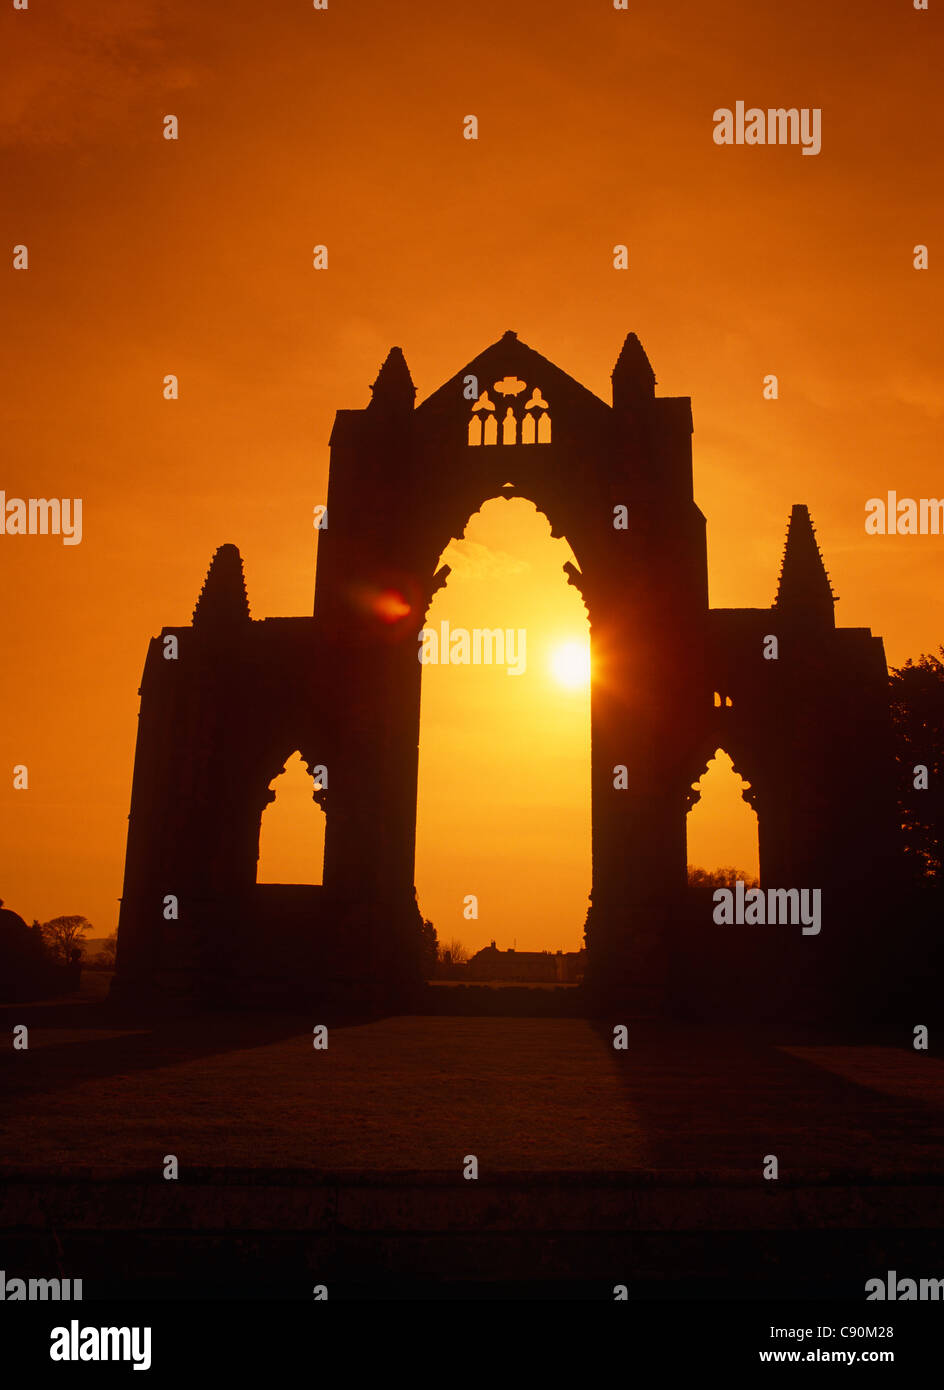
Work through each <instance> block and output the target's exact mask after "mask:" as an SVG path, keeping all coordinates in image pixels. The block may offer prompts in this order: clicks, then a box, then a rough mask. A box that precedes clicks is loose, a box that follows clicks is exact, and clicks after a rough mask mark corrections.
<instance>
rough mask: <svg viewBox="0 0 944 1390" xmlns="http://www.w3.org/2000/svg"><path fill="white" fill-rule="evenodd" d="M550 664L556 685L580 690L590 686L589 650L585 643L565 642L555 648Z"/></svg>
mask: <svg viewBox="0 0 944 1390" xmlns="http://www.w3.org/2000/svg"><path fill="white" fill-rule="evenodd" d="M550 664H551V673H552V675H553V677H554V679H555V680H556V681H557V683H558V685H563V686H565V687H566V688H567V689H568V690H580V689H583V688H584V687H585V686H587V685H589V684H590V648H589V647H588V646H587V644H586V643H585V642H565V643H563V644H562V645H561V646H559V647H555V648H554V650H553V651H552V652H551V663H550Z"/></svg>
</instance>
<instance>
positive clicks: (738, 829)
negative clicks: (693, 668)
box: [686, 696, 760, 882]
mask: <svg viewBox="0 0 944 1390" xmlns="http://www.w3.org/2000/svg"><path fill="white" fill-rule="evenodd" d="M721 698H722V699H723V698H724V697H723V696H721ZM692 785H693V798H694V804H693V806H692V809H691V810H690V811H689V813H688V819H687V827H686V829H687V835H688V867H689V882H692V881H693V876H694V877H695V878H696V880H697V878H698V875H700V874H705V873H707V874H709V875H712V874H717V873H721V872H722V871H724V872H725V873H727V872H728V870H730V869H731V868H735V869H736V870H737V871H738V872H741V873H742V875H743V876H744V877H745V882H747V881H753V882H757V881H758V879H759V876H760V853H759V845H758V831H757V812H756V811H755V810H754V808H753V806H752V805H751V804H750V798H751V791H752V788H751V784H750V782H748V781H746V780H745V779H744V778H743V777H742V776H741V775H740V774H739V773H738V772H737V770H736V769H735V766H734V763H733V761H732V759H731V758H730V757H729V755H728V754H727V753H726V752H725V751H724V749H723V748H716V749H715V752H714V756H713V757H712V758H711V759H710V760H709V762H708V767H707V769H706V770H705V772H704V773H703V774H702V776H701V777H700V778H699V780H698V782H697V783H693V784H692Z"/></svg>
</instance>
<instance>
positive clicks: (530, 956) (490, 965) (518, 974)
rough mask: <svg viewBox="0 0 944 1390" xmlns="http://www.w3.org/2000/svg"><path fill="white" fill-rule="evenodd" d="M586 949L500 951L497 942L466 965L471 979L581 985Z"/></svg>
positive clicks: (476, 954) (477, 954) (484, 948)
mask: <svg viewBox="0 0 944 1390" xmlns="http://www.w3.org/2000/svg"><path fill="white" fill-rule="evenodd" d="M585 956H586V951H583V950H581V951H554V952H551V951H515V950H513V949H510V948H509V950H507V951H499V950H498V948H497V947H496V945H495V943H494V941H493V942H491V943H490V944H489V945H488V946H483V947H482V949H481V951H476V953H475V955H474V956H472V958H471V960H470V961H469V962H468V964H467V965H466V968H465V975H466V978H467V979H469V980H481V981H487V980H515V981H520V982H521V983H522V984H559V985H572V984H578V983H579V982H580V981H581V980H582V979H583V968H584V957H585Z"/></svg>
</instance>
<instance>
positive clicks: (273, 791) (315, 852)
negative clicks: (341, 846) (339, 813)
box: [256, 751, 325, 885]
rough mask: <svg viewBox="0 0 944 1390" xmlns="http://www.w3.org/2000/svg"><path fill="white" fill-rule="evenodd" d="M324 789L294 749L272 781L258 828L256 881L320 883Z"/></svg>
mask: <svg viewBox="0 0 944 1390" xmlns="http://www.w3.org/2000/svg"><path fill="white" fill-rule="evenodd" d="M320 791H322V786H321V783H320V782H317V783H316V782H315V779H314V778H313V777H312V775H311V773H310V772H309V770H308V765H307V763H306V762H305V759H304V758H303V757H302V755H301V753H299V752H298V751H296V752H294V753H293V754H292V756H291V757H290V758H288V759H287V761H286V763H285V767H284V769H283V771H282V772H281V773H279V775H278V776H277V777H274V778H273V779H272V781H271V782H270V783H269V793H270V796H271V800H270V802H269V804H268V805H267V806H266V808H265V810H264V811H263V813H262V821H261V824H260V827H259V859H258V862H257V866H256V882H257V883H291V884H310V885H320V884H321V883H322V881H323V875H324V840H325V813H324V811H323V810H322V809H321V807H320V806H319V805H317V804H316V802H315V800H314V797H315V795H316V794H317V793H319V792H320Z"/></svg>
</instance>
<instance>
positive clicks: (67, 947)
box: [43, 916, 92, 965]
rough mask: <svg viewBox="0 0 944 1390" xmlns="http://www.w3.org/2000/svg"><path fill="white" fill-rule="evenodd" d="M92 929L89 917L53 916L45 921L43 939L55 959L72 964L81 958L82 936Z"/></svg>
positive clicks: (64, 963)
mask: <svg viewBox="0 0 944 1390" xmlns="http://www.w3.org/2000/svg"><path fill="white" fill-rule="evenodd" d="M91 930H92V924H91V922H90V921H89V920H88V918H87V917H77V916H72V917H53V918H52V920H51V921H49V922H44V923H43V940H44V941H45V943H46V948H47V950H48V951H49V954H50V956H51V957H52V958H53V960H57V961H59V962H61V964H63V965H71V964H72V962H73V961H74V960H76V959H79V958H81V955H82V950H83V944H82V937H83V936H84V935H85V933H86V932H89V931H91Z"/></svg>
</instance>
